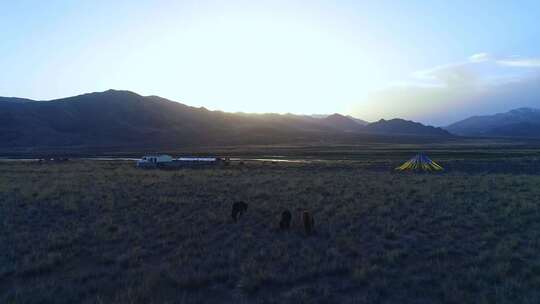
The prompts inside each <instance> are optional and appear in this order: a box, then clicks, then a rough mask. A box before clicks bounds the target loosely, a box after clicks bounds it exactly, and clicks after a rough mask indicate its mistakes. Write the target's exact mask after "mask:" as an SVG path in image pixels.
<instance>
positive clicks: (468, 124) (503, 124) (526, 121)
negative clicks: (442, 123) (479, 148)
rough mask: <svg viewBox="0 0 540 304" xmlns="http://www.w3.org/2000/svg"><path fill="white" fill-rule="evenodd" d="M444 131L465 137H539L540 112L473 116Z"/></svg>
mask: <svg viewBox="0 0 540 304" xmlns="http://www.w3.org/2000/svg"><path fill="white" fill-rule="evenodd" d="M445 129H446V130H448V131H450V132H452V133H454V134H459V135H465V136H507V137H540V110H538V109H532V108H519V109H515V110H511V111H508V112H506V113H498V114H495V115H485V116H473V117H470V118H467V119H464V120H462V121H458V122H456V123H453V124H451V125H449V126H447V127H446V128H445Z"/></svg>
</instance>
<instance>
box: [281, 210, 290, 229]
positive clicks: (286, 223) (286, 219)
mask: <svg viewBox="0 0 540 304" xmlns="http://www.w3.org/2000/svg"><path fill="white" fill-rule="evenodd" d="M291 218H292V214H291V212H290V211H289V210H285V211H283V212H282V213H281V221H280V222H279V228H280V229H281V230H288V229H289V228H290V227H291Z"/></svg>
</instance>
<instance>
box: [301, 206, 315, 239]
mask: <svg viewBox="0 0 540 304" xmlns="http://www.w3.org/2000/svg"><path fill="white" fill-rule="evenodd" d="M302 223H303V224H304V230H305V231H306V234H307V235H310V234H311V233H312V232H313V228H314V226H315V221H314V220H313V216H312V215H311V213H310V212H309V211H308V210H304V211H302Z"/></svg>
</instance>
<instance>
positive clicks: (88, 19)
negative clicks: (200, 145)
mask: <svg viewBox="0 0 540 304" xmlns="http://www.w3.org/2000/svg"><path fill="white" fill-rule="evenodd" d="M538 20H540V2H537V1H472V2H471V1H420V0H417V1H165V0H161V1H136V2H134V1H84V2H83V1H59V0H52V1H30V0H26V1H3V2H2V3H0V27H1V28H2V31H0V39H1V41H2V43H1V44H0V66H1V67H2V73H0V96H16V97H24V98H32V99H38V100H49V99H55V98H61V97H67V96H72V95H78V94H82V93H87V92H93V91H104V90H107V89H110V88H113V89H124V90H131V91H134V92H137V93H139V94H142V95H159V96H161V97H164V98H168V99H171V100H175V101H179V102H182V103H185V104H188V105H192V106H204V107H206V108H208V109H212V110H223V111H229V112H257V113H262V112H276V113H287V112H290V113H296V114H331V113H335V112H339V113H343V114H350V115H353V116H355V117H358V118H362V119H365V120H371V121H374V120H378V119H380V118H393V117H401V118H406V119H413V120H417V121H421V122H425V123H429V124H434V125H445V124H448V123H450V122H453V121H455V120H457V119H463V118H465V117H467V116H470V115H475V114H490V113H495V112H498V111H506V110H509V109H512V108H516V107H523V106H530V107H540V89H539V88H540V73H539V72H540V52H539V51H538V50H539V46H540V27H539V26H538Z"/></svg>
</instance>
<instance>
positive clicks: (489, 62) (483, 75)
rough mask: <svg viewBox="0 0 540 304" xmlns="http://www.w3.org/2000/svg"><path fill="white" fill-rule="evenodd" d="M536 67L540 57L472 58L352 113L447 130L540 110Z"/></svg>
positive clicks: (423, 74) (421, 75)
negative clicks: (481, 118)
mask: <svg viewBox="0 0 540 304" xmlns="http://www.w3.org/2000/svg"><path fill="white" fill-rule="evenodd" d="M537 68H540V58H522V57H517V56H507V57H498V56H494V55H491V54H489V53H478V54H474V55H472V56H470V57H468V58H465V59H464V60H463V61H459V62H453V63H448V64H443V65H439V66H435V67H432V68H429V69H424V70H420V71H416V72H414V73H412V74H411V77H410V78H408V79H403V80H402V81H400V82H398V85H395V84H393V85H392V86H389V87H387V88H385V89H383V90H380V91H378V92H374V93H373V94H371V95H370V96H369V98H368V100H367V102H365V103H362V104H361V105H359V106H358V107H357V108H356V109H355V111H356V113H354V114H355V115H357V116H359V117H365V118H366V119H370V120H375V119H378V118H380V117H384V118H392V117H404V118H409V119H414V120H419V121H422V122H427V123H431V124H435V125H446V124H448V123H451V122H454V121H456V120H459V119H463V118H465V117H468V116H470V115H476V114H486V113H493V112H496V111H505V110H509V109H512V108H517V107H523V106H532V107H540V69H537ZM390 109H391V110H390ZM366 113H367V114H366Z"/></svg>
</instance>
